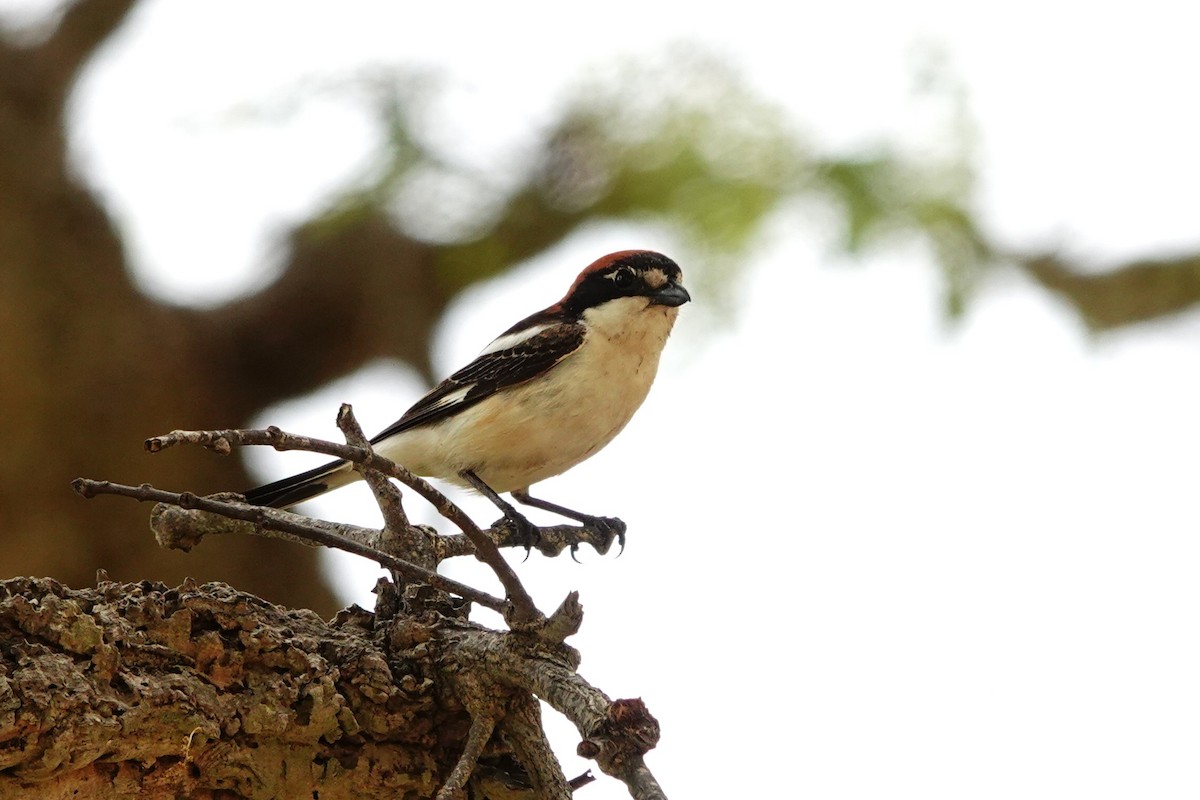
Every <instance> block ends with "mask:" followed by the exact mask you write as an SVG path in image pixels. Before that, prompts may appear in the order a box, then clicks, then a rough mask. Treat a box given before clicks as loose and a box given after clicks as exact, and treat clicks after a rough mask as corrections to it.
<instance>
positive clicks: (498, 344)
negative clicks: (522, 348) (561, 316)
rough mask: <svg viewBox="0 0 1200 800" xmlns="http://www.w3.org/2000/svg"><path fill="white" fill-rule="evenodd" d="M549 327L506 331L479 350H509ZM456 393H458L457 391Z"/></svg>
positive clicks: (493, 351) (484, 352) (539, 326)
mask: <svg viewBox="0 0 1200 800" xmlns="http://www.w3.org/2000/svg"><path fill="white" fill-rule="evenodd" d="M549 327H551V325H550V324H547V325H534V326H533V327H532V328H526V329H525V330H523V331H514V332H513V333H506V334H504V335H503V336H498V337H497V338H495V339H493V340H492V343H491V344H489V345H488V346H487V347H485V348H483V350H481V351H480V352H479V355H481V356H486V355H487V354H489V353H498V352H500V351H501V350H507V349H508V348H510V347H516V346H517V345H519V344H520V343H521V342H524V341H527V340H529V339H532V338H533V337H534V336H537V335H538V334H539V333H541V332H542V331H544V330H546V329H547V328H549ZM455 394H457V392H456V393H455ZM450 396H453V395H450ZM439 405H444V403H439Z"/></svg>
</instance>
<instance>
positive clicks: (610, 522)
mask: <svg viewBox="0 0 1200 800" xmlns="http://www.w3.org/2000/svg"><path fill="white" fill-rule="evenodd" d="M592 526H593V527H594V528H595V529H596V530H597V531H599V532H600V533H602V534H603V535H604V538H605V545H604V549H603V550H600V548H596V550H597V552H605V553H606V552H608V548H609V547H610V546H611V545H612V540H613V538H614V537H615V538H616V540H617V544H618V545H620V546H621V549H620V550H619V551H618V552H617V558H620V557H621V553H624V552H625V523H624V522H622V521H621V520H619V519H617V518H616V517H595V518H593V519H592Z"/></svg>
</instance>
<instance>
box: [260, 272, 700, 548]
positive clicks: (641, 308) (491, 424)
mask: <svg viewBox="0 0 1200 800" xmlns="http://www.w3.org/2000/svg"><path fill="white" fill-rule="evenodd" d="M689 300H691V296H690V295H689V294H688V292H687V290H686V289H684V288H683V285H682V273H681V271H680V269H679V266H678V265H676V263H675V262H674V261H672V260H671V259H669V258H667V257H666V256H664V255H661V254H659V253H655V252H651V251H649V250H623V251H621V252H618V253H610V254H609V255H606V256H604V257H603V258H600V259H598V260H597V261H595V262H593V263H592V264H591V265H590V266H588V267H587V269H585V270H584V271H583V272H581V273H580V274H579V277H578V278H576V279H575V283H573V284H572V285H571V288H570V290H569V291H568V292H567V294H566V296H565V297H563V299H562V300H559V301H558V302H557V303H555V304H554V305H552V306H550V307H549V308H546V309H543V310H542V311H538V312H537V313H535V314H531V315H530V316H528V317H526V318H525V319H523V320H521V321H520V322H518V323H517V324H516V325H513V326H512V327H511V328H509V329H508V330H506V331H505V332H504V333H502V334H500V336H498V337H497V338H496V339H495V340H493V341H492V343H491V344H489V345H488V346H487V347H485V348H484V349H483V352H481V353H480V354H479V355H478V356H477V357H476V358H475V360H474V361H472V362H471V363H470V364H467V365H466V366H465V367H463V368H462V369H460V370H458V371H457V372H455V373H454V374H453V375H451V376H450V377H449V378H446V380H444V381H442V382H441V383H439V384H438V385H437V386H435V387H434V388H433V389H432V390H431V391H430V392H429V393H428V394H426V395H425V396H424V397H422V398H421V399H420V400H418V401H417V402H416V404H415V405H413V407H412V408H410V409H409V410H408V411H406V412H405V413H404V416H402V417H401V418H400V419H399V420H397V421H396V422H395V423H393V424H392V425H390V426H389V427H388V428H386V429H385V430H383V431H382V432H381V433H379V434H378V435H377V436H375V437H374V438H373V439H371V444H372V446H373V447H374V449H375V452H377V453H378V454H380V455H382V456H385V457H387V458H389V459H391V460H392V461H394V462H396V463H397V464H401V465H403V466H404V467H406V468H407V469H408V470H409V471H411V472H413V473H415V474H417V475H421V476H424V477H433V478H441V479H443V480H446V481H449V482H450V483H454V484H458V485H460V486H468V487H471V488H473V489H475V490H476V491H478V492H480V493H481V494H483V495H485V496H487V497H488V498H489V499H491V500H492V502H493V503H495V504H496V505H497V506H498V507H499V508H500V509H501V510H502V511H504V513H505V516H506V517H507V518H508V519H510V520H511V521H512V522H513V523H515V524H517V525H518V526H519V527H520V528H522V529H523V530H525V531H530V530H532V525H531V524H530V523H529V521H528V520H526V519H525V518H524V517H523V516H522V515H521V514H519V513H518V512H516V511H515V509H514V508H513V507H512V506H511V505H509V504H508V503H506V502H505V501H504V500H503V499H502V498H500V496H499V495H500V493H504V492H508V493H511V494H512V496H513V497H514V498H516V500H517V501H518V502H520V503H523V504H525V505H530V506H534V507H536V508H541V509H544V510H547V511H552V512H554V513H557V514H559V515H561V516H565V517H568V518H570V519H574V520H577V521H579V522H584V523H591V524H601V525H604V524H606V523H610V522H612V520H609V519H607V518H604V517H594V516H590V515H587V514H582V513H579V512H577V511H572V510H571V509H568V508H564V507H562V506H559V505H556V504H554V503H549V502H547V501H545V500H539V499H537V498H534V497H531V496H530V495H529V487H530V486H531V485H532V484H534V483H537V482H538V481H541V480H545V479H546V478H549V477H552V476H554V475H558V474H560V473H563V472H566V471H567V470H568V469H570V468H571V467H573V466H575V465H576V464H578V463H580V462H581V461H583V460H584V459H586V458H588V457H589V456H591V455H593V454H595V453H596V452H598V451H599V450H600V449H601V448H602V447H604V446H605V445H606V444H608V443H609V442H611V441H612V440H613V437H615V436H616V435H617V434H618V433H620V432H621V429H622V428H624V427H625V425H626V423H628V422H629V420H630V418H632V417H633V414H634V412H635V411H637V409H638V407H639V406H641V404H642V401H643V400H645V399H646V394H647V393H648V392H649V391H650V384H651V383H653V381H654V375H655V373H656V372H657V371H658V358H659V355H660V354H661V353H662V349H663V346H664V345H665V344H666V342H667V336H668V334H670V332H671V328H672V326H673V325H674V324H675V318H676V316H678V314H679V307H680V306H681V305H683V304H684V303H686V302H688V301H689ZM359 477H360V476H359V474H358V473H357V472H355V471H354V469H353V468H352V466H351V465H350V464H349V463H348V462H346V461H334V462H331V463H329V464H325V465H324V466H321V467H317V468H316V469H313V470H309V471H308V472H303V473H301V474H299V475H295V476H293V477H290V478H285V479H283V480H280V481H276V482H274V483H269V484H267V485H265V486H260V487H258V488H257V489H251V490H250V491H248V492H246V493H245V495H246V500H247V501H249V502H250V503H253V504H255V505H262V506H274V507H276V508H284V507H287V506H291V505H294V504H296V503H299V502H302V501H304V500H308V499H310V498H313V497H316V496H317V495H320V494H324V493H325V492H328V491H330V490H332V489H336V488H338V487H340V486H344V485H346V484H348V483H351V482H353V481H355V480H357V479H358V478H359Z"/></svg>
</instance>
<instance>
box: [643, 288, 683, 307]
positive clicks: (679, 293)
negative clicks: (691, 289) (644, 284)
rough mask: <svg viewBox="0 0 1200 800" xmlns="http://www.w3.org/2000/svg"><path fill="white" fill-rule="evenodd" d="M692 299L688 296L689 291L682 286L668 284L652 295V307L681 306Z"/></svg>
mask: <svg viewBox="0 0 1200 800" xmlns="http://www.w3.org/2000/svg"><path fill="white" fill-rule="evenodd" d="M691 299H692V296H691V295H690V294H688V291H687V289H685V288H683V287H682V286H677V285H676V284H674V283H668V284H667V285H666V286H664V287H662V288H661V289H659V290H658V291H656V292H655V293H654V294H652V295H650V305H652V306H672V307H674V306H681V305H683V304H684V303H686V302H688V301H689V300H691Z"/></svg>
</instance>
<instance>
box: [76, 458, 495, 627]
mask: <svg viewBox="0 0 1200 800" xmlns="http://www.w3.org/2000/svg"><path fill="white" fill-rule="evenodd" d="M71 488H72V489H74V490H75V492H76V493H77V494H79V495H80V496H82V497H89V498H90V497H95V496H96V495H100V494H112V495H119V496H122V497H131V498H133V499H134V500H138V501H141V502H155V503H166V504H168V505H173V506H178V507H180V508H183V509H189V510H190V509H195V510H198V511H206V512H208V513H210V514H216V515H218V516H221V517H225V518H229V519H236V520H242V521H244V522H249V523H252V525H253V529H252V528H249V527H247V528H246V529H245V531H244V532H245V533H258V532H260V531H259V530H256V529H262V530H271V531H279V532H282V533H286V534H290V535H291V536H294V537H296V538H297V539H301V540H303V541H305V542H312V543H315V544H319V545H323V546H325V547H333V548H336V549H338V550H344V551H346V552H347V553H353V554H355V555H357V556H362V557H363V558H366V559H370V560H371V561H374V562H376V563H377V564H379V565H380V566H382V567H385V568H387V569H392V570H396V571H397V572H400V573H402V574H404V575H405V576H407V577H409V578H410V579H412V580H419V581H423V582H425V583H428V584H429V585H430V586H433V587H434V588H436V589H441V590H442V591H445V592H450V593H452V594H456V595H459V596H460V597H464V598H466V599H467V600H470V601H472V602H474V603H479V604H480V605H482V606H485V607H487V608H490V609H493V610H494V611H499V612H500V613H501V614H507V613H508V609H509V604H508V602H507V601H505V600H501V599H500V598H498V597H493V596H492V595H490V594H487V593H486V592H481V591H479V590H478V589H475V588H473V587H471V586H468V585H466V584H465V583H459V582H458V581H456V580H452V579H450V578H447V577H445V576H443V575H439V574H438V573H436V572H433V571H431V570H427V569H424V568H422V567H418V566H417V565H415V564H410V563H409V562H407V561H404V560H403V559H399V558H396V557H395V556H393V555H389V554H388V553H382V552H380V551H378V550H376V549H374V548H373V547H370V546H369V545H366V544H363V543H362V542H359V541H356V540H353V539H350V538H347V537H345V536H342V535H340V534H338V533H335V532H333V531H331V530H328V529H324V528H320V527H317V526H314V525H310V524H308V522H307V520H306V518H305V517H301V516H298V515H296V514H290V513H288V512H286V511H279V510H278V509H273V508H262V507H261V506H252V505H249V504H248V503H243V502H237V501H232V500H218V499H214V498H212V497H200V496H198V495H195V494H192V493H191V492H167V491H163V490H161V489H155V488H154V487H153V486H151V485H150V484H148V483H143V484H142V485H141V486H127V485H125V484H120V483H113V482H111V481H96V480H91V479H90V478H76V479H75V480H74V481H72V482H71ZM192 544H194V542H186V543H182V544H177V545H176V546H177V547H179V548H180V549H184V550H186V549H188V547H190V546H191V545H192Z"/></svg>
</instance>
